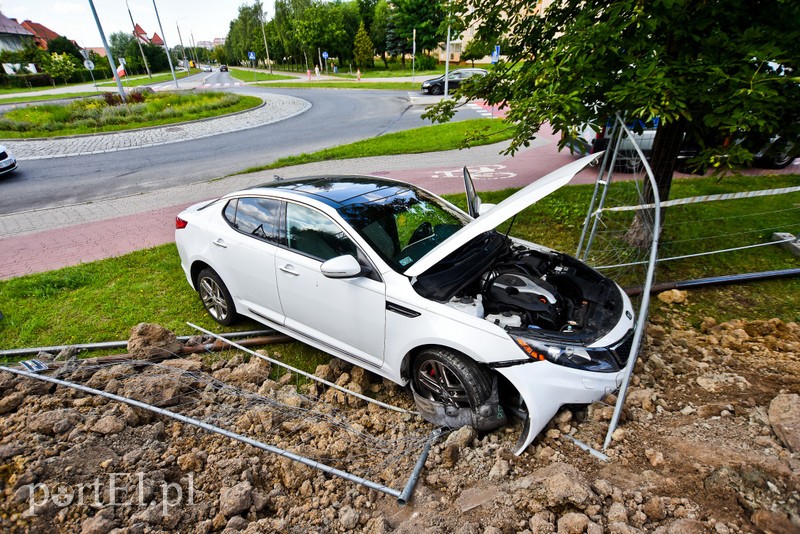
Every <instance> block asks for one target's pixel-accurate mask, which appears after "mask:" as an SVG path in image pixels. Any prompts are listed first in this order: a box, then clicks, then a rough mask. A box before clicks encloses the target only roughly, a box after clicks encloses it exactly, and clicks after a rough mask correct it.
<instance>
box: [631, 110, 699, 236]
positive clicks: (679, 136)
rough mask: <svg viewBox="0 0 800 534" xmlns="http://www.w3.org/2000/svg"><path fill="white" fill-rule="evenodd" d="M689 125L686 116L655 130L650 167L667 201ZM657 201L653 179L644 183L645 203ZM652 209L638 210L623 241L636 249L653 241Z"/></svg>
mask: <svg viewBox="0 0 800 534" xmlns="http://www.w3.org/2000/svg"><path fill="white" fill-rule="evenodd" d="M685 128H686V121H685V120H684V119H680V120H677V121H675V122H670V123H663V122H662V123H661V124H660V125H659V127H658V130H657V131H656V137H655V139H654V140H653V151H652V153H651V156H650V169H652V171H653V177H654V178H655V181H656V188H657V190H658V198H659V201H661V202H664V201H666V200H668V199H669V193H670V188H671V187H672V176H673V175H674V174H675V167H677V164H678V154H679V153H680V150H681V143H682V142H683V132H684V130H685ZM654 200H655V196H654V195H653V188H652V186H651V184H650V180H649V179H646V180H645V182H644V198H643V199H642V201H643V203H644V204H650V203H652V202H653V201H654ZM659 215H660V221H661V223H660V224H661V225H662V226H663V224H664V210H661V212H660V214H659ZM652 220H653V216H652V210H641V211H639V212H637V213H636V217H635V218H634V219H633V222H632V223H631V226H630V228H629V229H628V232H627V233H626V234H625V237H624V238H623V240H624V241H625V242H626V243H628V244H629V245H631V246H633V247H636V248H647V247H649V246H650V243H652V241H653V233H652V230H653V228H652V225H651V223H649V222H648V221H652Z"/></svg>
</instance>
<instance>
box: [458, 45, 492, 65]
mask: <svg viewBox="0 0 800 534" xmlns="http://www.w3.org/2000/svg"><path fill="white" fill-rule="evenodd" d="M493 51H494V45H493V44H492V43H488V42H486V41H479V40H477V39H473V40H472V41H470V42H468V43H467V46H465V47H464V51H463V52H462V53H461V59H463V60H464V61H471V62H472V66H473V67H474V66H475V60H476V59H482V58H485V57H486V56H488V55H491V53H492V52H493Z"/></svg>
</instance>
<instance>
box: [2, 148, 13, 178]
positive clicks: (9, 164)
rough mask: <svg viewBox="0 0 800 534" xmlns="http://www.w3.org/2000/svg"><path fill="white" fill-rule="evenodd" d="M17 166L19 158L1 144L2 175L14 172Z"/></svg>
mask: <svg viewBox="0 0 800 534" xmlns="http://www.w3.org/2000/svg"><path fill="white" fill-rule="evenodd" d="M16 168H17V159H16V158H15V157H14V155H13V154H12V153H11V152H10V151H9V150H8V149H7V148H6V147H4V146H3V145H0V175H3V174H7V173H9V172H12V171H13V170H14V169H16Z"/></svg>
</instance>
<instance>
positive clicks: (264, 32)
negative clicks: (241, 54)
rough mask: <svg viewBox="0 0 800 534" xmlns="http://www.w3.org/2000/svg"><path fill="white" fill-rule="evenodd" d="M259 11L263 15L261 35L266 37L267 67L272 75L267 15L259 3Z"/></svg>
mask: <svg viewBox="0 0 800 534" xmlns="http://www.w3.org/2000/svg"><path fill="white" fill-rule="evenodd" d="M258 11H259V12H260V13H261V34H262V35H263V36H264V50H266V51H267V65H269V73H270V74H272V62H271V61H270V60H269V45H267V30H266V27H267V14H266V13H265V12H264V11H263V7H262V5H261V2H260V1H259V2H258Z"/></svg>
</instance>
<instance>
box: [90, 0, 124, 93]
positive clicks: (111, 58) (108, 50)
mask: <svg viewBox="0 0 800 534" xmlns="http://www.w3.org/2000/svg"><path fill="white" fill-rule="evenodd" d="M89 7H91V8H92V15H94V22H95V24H97V30H98V31H99V32H100V39H102V41H103V48H105V49H106V57H108V63H109V64H110V65H111V74H113V75H114V80H116V82H117V89H118V90H119V96H120V97H122V101H123V102H127V101H128V99H127V98H125V89H123V87H122V81H121V80H120V79H119V74H117V64H116V63H115V62H114V56H113V55H112V54H111V48H110V47H109V46H108V41H106V34H105V33H103V27H102V26H101V25H100V19H99V18H97V11H96V10H95V8H94V2H92V0H89Z"/></svg>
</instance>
